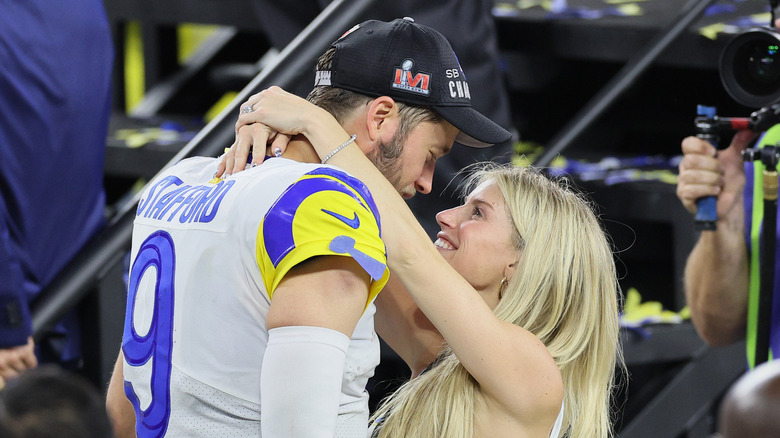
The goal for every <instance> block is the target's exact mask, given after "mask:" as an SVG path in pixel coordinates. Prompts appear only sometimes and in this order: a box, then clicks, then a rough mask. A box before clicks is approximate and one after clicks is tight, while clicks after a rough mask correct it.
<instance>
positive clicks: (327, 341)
mask: <svg viewBox="0 0 780 438" xmlns="http://www.w3.org/2000/svg"><path fill="white" fill-rule="evenodd" d="M348 347H349V338H348V337H347V336H346V335H344V334H343V333H341V332H338V331H336V330H331V329H328V328H324V327H309V326H290V327H277V328H274V329H271V330H270V331H269V332H268V347H267V349H266V351H265V356H264V358H263V367H262V371H261V374H260V421H261V423H260V424H261V428H262V435H263V437H265V438H277V437H306V438H309V437H312V438H316V437H326V438H333V434H334V432H335V429H336V418H337V416H338V412H339V398H340V395H341V384H342V377H343V375H344V363H345V361H346V352H347V348H348ZM366 426H368V425H366Z"/></svg>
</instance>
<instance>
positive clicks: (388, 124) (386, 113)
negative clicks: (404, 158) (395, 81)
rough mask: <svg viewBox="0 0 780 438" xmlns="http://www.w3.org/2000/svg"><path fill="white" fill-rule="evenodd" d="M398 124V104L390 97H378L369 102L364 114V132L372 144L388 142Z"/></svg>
mask: <svg viewBox="0 0 780 438" xmlns="http://www.w3.org/2000/svg"><path fill="white" fill-rule="evenodd" d="M398 124H399V119H398V104H396V103H395V101H394V100H393V98H392V97H389V96H380V97H377V98H376V99H374V100H372V101H371V103H370V104H369V106H368V110H367V112H366V130H367V132H368V136H369V139H370V140H371V141H372V142H377V141H380V140H384V141H385V142H389V140H390V139H391V138H392V137H393V136H394V135H395V132H396V130H397V129H398Z"/></svg>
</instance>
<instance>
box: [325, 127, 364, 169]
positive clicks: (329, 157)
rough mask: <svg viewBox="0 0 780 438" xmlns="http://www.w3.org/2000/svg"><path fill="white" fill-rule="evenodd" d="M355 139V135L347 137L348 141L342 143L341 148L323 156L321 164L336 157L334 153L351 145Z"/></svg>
mask: <svg viewBox="0 0 780 438" xmlns="http://www.w3.org/2000/svg"><path fill="white" fill-rule="evenodd" d="M356 138H357V134H352V136H351V137H349V140H347V141H345V142H344V143H342V144H341V146H339V147H337V148H336V149H333V150H332V151H330V153H329V154H328V155H325V158H323V159H322V164H325V163H326V162H327V161H328V160H330V159H331V158H333V156H334V155H336V153H337V152H338V151H340V150H342V149H344V148H345V147H347V146H349V144H350V143H352V142H353V141H355V139H356Z"/></svg>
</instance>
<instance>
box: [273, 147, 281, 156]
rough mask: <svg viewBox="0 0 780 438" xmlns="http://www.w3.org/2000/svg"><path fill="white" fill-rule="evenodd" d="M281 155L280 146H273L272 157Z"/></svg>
mask: <svg viewBox="0 0 780 438" xmlns="http://www.w3.org/2000/svg"><path fill="white" fill-rule="evenodd" d="M281 156H282V148H274V157H281Z"/></svg>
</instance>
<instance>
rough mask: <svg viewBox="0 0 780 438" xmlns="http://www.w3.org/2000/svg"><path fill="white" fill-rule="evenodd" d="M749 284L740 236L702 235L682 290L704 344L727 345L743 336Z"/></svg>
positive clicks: (721, 231)
mask: <svg viewBox="0 0 780 438" xmlns="http://www.w3.org/2000/svg"><path fill="white" fill-rule="evenodd" d="M748 283H749V277H748V260H747V247H746V245H745V241H744V237H743V234H742V233H741V232H733V231H730V230H728V229H718V230H717V231H714V232H711V231H705V232H703V233H702V235H701V237H700V238H699V241H698V242H697V244H696V246H695V247H694V249H693V251H692V252H691V255H690V257H689V258H688V262H687V264H686V268H685V291H686V298H687V301H688V306H689V308H690V310H691V317H692V319H693V322H694V325H695V326H696V329H697V331H698V332H699V334H700V335H701V337H702V338H703V339H704V340H705V341H706V342H707V343H709V344H712V345H728V344H731V343H733V342H736V341H738V340H740V339H742V338H743V337H744V333H745V324H746V320H747V302H748Z"/></svg>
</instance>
